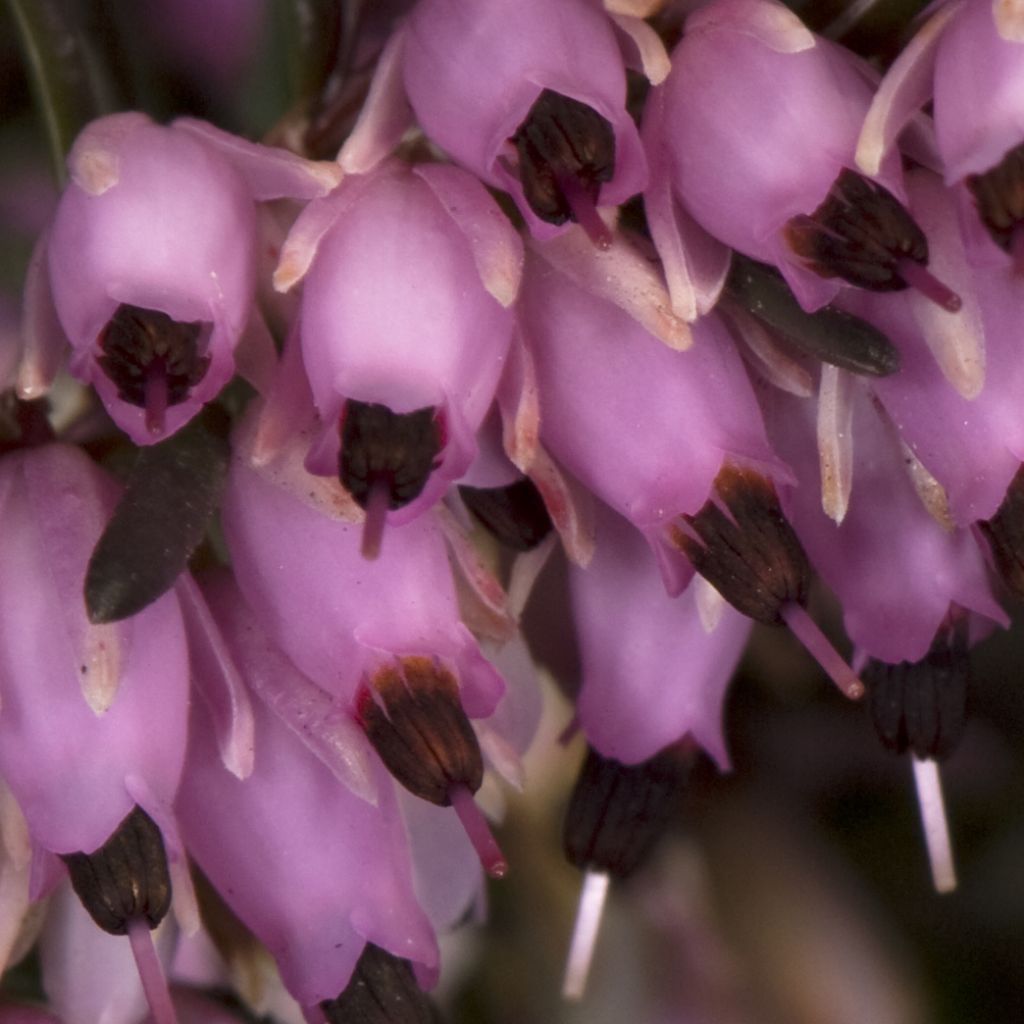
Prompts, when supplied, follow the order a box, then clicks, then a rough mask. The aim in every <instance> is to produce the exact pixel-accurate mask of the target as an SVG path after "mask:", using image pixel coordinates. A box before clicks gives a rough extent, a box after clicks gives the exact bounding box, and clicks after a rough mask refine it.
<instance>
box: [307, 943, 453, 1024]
mask: <svg viewBox="0 0 1024 1024" xmlns="http://www.w3.org/2000/svg"><path fill="white" fill-rule="evenodd" d="M320 1008H321V1009H322V1010H323V1011H324V1016H325V1017H326V1018H327V1020H328V1024H432V1022H433V1021H435V1020H436V1019H437V1018H436V1016H435V1014H434V1009H433V1006H432V1005H431V1003H430V1000H429V999H428V998H427V996H426V994H425V993H424V992H423V990H422V989H421V988H420V987H419V985H417V984H416V979H415V977H414V976H413V973H412V967H411V966H410V965H409V961H408V960H402V959H400V958H399V957H397V956H392V955H391V954H390V953H388V952H385V951H384V950H383V949H381V948H380V946H375V945H374V944H373V943H372V942H368V943H367V944H366V947H365V948H364V949H363V953H362V956H360V957H359V962H358V963H357V964H356V969H355V971H354V972H353V973H352V978H351V980H350V981H349V983H348V987H347V988H346V989H345V991H344V992H342V993H341V995H340V996H338V998H337V999H327V1000H324V1002H322V1003H321V1004H320Z"/></svg>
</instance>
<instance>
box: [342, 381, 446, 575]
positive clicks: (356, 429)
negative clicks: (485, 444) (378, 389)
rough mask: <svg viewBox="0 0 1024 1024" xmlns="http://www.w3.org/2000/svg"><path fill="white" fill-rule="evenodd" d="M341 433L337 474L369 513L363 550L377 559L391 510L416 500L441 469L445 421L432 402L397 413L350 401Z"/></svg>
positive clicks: (365, 553) (360, 505) (347, 404)
mask: <svg viewBox="0 0 1024 1024" xmlns="http://www.w3.org/2000/svg"><path fill="white" fill-rule="evenodd" d="M340 432H341V451H340V452H339V454H338V478H339V479H340V480H341V484H342V486H343V487H344V488H345V490H347V491H348V492H349V494H351V495H352V498H353V499H354V500H355V502H356V504H357V505H359V507H360V508H362V509H364V510H365V511H366V525H365V527H364V534H363V554H364V555H366V556H367V557H368V558H374V557H376V552H378V551H379V550H380V544H381V535H382V534H383V530H384V518H385V513H386V512H387V510H388V509H396V508H402V506H404V505H408V504H409V503H410V502H412V501H415V500H416V498H418V497H419V496H420V494H422V493H423V488H424V487H426V485H427V480H429V479H430V474H431V473H433V471H434V470H435V469H436V468H437V466H438V464H439V462H440V454H441V450H442V449H443V448H444V425H443V421H442V419H441V417H440V416H439V415H438V413H437V410H436V409H434V408H433V407H432V406H427V407H425V408H423V409H416V410H415V411H414V412H408V413H396V412H392V411H391V410H390V409H389V408H388V407H387V406H386V405H375V404H370V403H367V402H356V401H353V400H352V399H349V400H348V401H347V402H346V403H345V407H344V409H343V411H342V414H341V423H340ZM371 506H372V507H371Z"/></svg>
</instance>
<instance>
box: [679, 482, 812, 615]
mask: <svg viewBox="0 0 1024 1024" xmlns="http://www.w3.org/2000/svg"><path fill="white" fill-rule="evenodd" d="M715 490H716V491H717V493H718V497H719V499H720V501H721V503H722V504H724V506H725V509H726V511H723V509H722V508H721V507H720V506H719V504H718V503H716V502H715V501H714V500H713V499H709V500H708V501H707V502H705V504H704V506H703V507H702V508H701V510H700V511H699V512H698V513H697V514H696V515H694V516H683V517H682V518H683V521H684V522H685V523H686V524H687V526H688V527H689V529H688V530H687V529H684V528H683V527H678V526H677V527H673V529H672V533H671V536H672V540H673V541H674V542H675V544H676V545H677V546H678V547H679V548H680V550H681V551H682V552H683V554H685V555H686V557H687V558H688V559H689V560H690V562H691V563H692V564H693V567H694V568H695V569H696V570H697V572H699V573H700V574H701V575H702V576H703V577H704V578H705V579H706V580H707V581H708V582H709V583H710V584H711V585H712V586H713V587H714V588H715V589H716V590H717V591H718V592H719V593H720V594H721V595H722V597H724V598H725V599H726V600H727V601H728V602H729V603H730V604H731V605H733V606H734V607H735V608H737V609H739V611H741V612H743V614H744V615H747V616H749V617H750V618H752V619H756V620H757V621H758V622H764V623H766V624H767V625H771V626H777V625H781V624H782V621H783V620H782V615H781V612H782V608H783V607H784V606H785V605H787V604H789V603H790V602H796V603H797V604H805V603H806V600H807V588H808V585H809V582H810V575H811V571H810V566H809V564H808V562H807V555H806V554H805V553H804V549H803V547H802V546H801V544H800V541H799V540H798V539H797V536H796V534H795V533H794V532H793V527H792V526H790V525H789V521H788V520H787V519H786V517H785V516H784V515H783V514H782V509H781V508H780V507H779V499H778V496H777V495H776V494H775V488H774V486H773V485H772V483H771V481H770V480H767V479H766V478H765V477H763V476H761V474H760V473H756V472H754V471H753V470H746V469H739V468H737V467H735V466H725V467H723V469H722V470H721V471H720V472H719V474H718V476H717V477H716V478H715ZM695 535H696V536H695Z"/></svg>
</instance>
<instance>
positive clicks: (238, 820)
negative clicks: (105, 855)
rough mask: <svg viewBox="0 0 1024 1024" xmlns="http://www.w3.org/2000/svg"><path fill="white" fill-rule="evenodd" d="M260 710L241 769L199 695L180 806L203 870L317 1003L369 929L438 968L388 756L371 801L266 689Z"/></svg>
mask: <svg viewBox="0 0 1024 1024" xmlns="http://www.w3.org/2000/svg"><path fill="white" fill-rule="evenodd" d="M220 594H221V597H222V598H223V599H230V598H231V597H232V596H233V595H232V594H231V592H230V591H227V590H221V591H220ZM219 600H220V599H219V598H217V596H216V595H215V596H214V601H213V607H214V611H215V614H217V615H218V618H219V620H220V622H221V623H222V626H223V628H224V629H225V635H226V636H227V637H228V642H229V644H235V643H237V642H238V640H239V639H240V635H239V633H238V632H237V631H236V630H237V625H236V624H237V623H238V621H239V620H238V619H237V618H235V619H234V620H232V619H231V618H228V617H225V616H224V614H223V611H224V608H223V607H222V606H221V605H220V604H219ZM253 711H254V716H255V725H256V733H255V745H256V746H255V764H254V769H253V772H252V774H251V775H250V776H249V777H248V778H247V779H245V780H240V779H238V778H236V777H235V776H233V775H231V774H230V773H229V772H227V771H225V770H224V767H223V765H222V764H221V761H220V757H219V754H218V750H217V742H216V736H215V732H214V730H213V728H212V725H211V722H210V720H209V718H208V716H207V714H206V713H205V709H204V708H203V707H202V706H201V705H200V704H198V703H197V704H194V705H193V713H192V719H191V727H190V747H189V757H188V762H187V765H186V769H185V774H184V777H183V780H182V786H181V792H180V795H179V801H178V813H179V815H180V817H181V821H182V829H183V832H184V834H185V836H186V839H187V842H188V846H189V850H190V852H191V853H192V855H193V856H194V857H195V858H196V861H197V862H198V864H199V865H200V867H201V868H202V869H203V872H204V874H205V875H206V876H207V877H208V878H209V879H210V881H211V882H212V883H213V884H214V886H215V887H216V888H217V890H218V891H219V892H220V893H221V894H222V896H223V897H224V899H225V901H226V902H227V903H228V905H229V906H230V907H231V909H232V910H233V911H234V912H235V913H236V914H237V915H238V917H239V918H240V919H241V920H242V921H243V922H244V923H245V924H246V925H247V926H248V927H249V928H250V929H251V930H252V931H253V932H254V933H255V934H256V935H257V937H258V938H259V939H260V940H261V941H262V942H263V943H264V944H265V945H266V947H267V948H268V949H269V950H270V952H271V954H272V955H273V956H274V958H275V960H276V961H277V964H278V967H279V969H280V971H281V976H282V979H283V981H284V983H285V985H286V987H287V988H288V990H289V991H290V992H291V993H292V995H293V996H294V997H295V998H296V999H297V1000H298V1001H299V1002H300V1003H301V1004H302V1005H303V1006H304V1007H306V1008H307V1009H312V1008H314V1007H315V1006H316V1005H317V1004H319V1003H321V1002H322V1001H324V1000H332V999H335V998H336V997H337V996H338V995H339V994H340V993H341V992H342V991H343V990H344V989H345V987H346V986H347V984H348V981H349V978H350V976H351V974H352V971H353V969H354V967H355V964H356V961H357V960H358V959H359V956H360V954H361V953H362V951H363V948H364V945H365V943H366V942H368V941H369V942H373V943H375V944H377V945H380V946H382V947H383V948H385V949H388V950H390V951H392V952H394V953H395V954H397V955H400V956H403V957H406V958H408V959H411V960H413V961H414V962H416V963H417V964H418V965H419V968H420V971H421V976H422V977H423V979H424V980H425V981H428V980H430V979H431V978H433V977H434V976H435V974H436V970H437V947H436V942H435V939H434V934H433V931H432V929H431V927H430V924H429V922H428V920H427V918H426V916H425V915H424V914H423V912H422V910H420V908H419V905H418V904H417V902H416V897H415V894H414V891H413V882H412V875H411V863H410V859H409V853H408V848H407V842H406V837H405V832H404V829H403V825H402V819H401V816H400V814H399V811H398V804H397V801H396V796H395V792H394V788H393V786H392V784H391V782H390V780H389V779H388V778H387V775H386V773H385V771H384V769H383V767H382V766H381V765H380V763H379V762H376V761H370V762H369V768H368V771H369V778H370V781H371V783H372V786H373V791H374V793H375V803H371V802H368V801H366V800H364V799H363V798H362V797H361V796H359V795H357V794H355V793H353V792H352V791H351V790H350V789H348V788H347V787H346V786H343V785H341V784H340V783H339V781H338V779H337V777H336V776H335V774H334V773H333V772H332V771H331V770H330V769H329V768H328V767H327V766H326V765H325V764H323V763H322V762H321V761H320V760H318V759H317V758H316V757H314V756H313V755H312V754H311V753H310V751H309V749H307V747H306V746H304V745H303V744H302V743H301V742H300V740H299V738H298V737H297V736H296V735H295V733H294V732H292V731H290V730H289V729H288V728H287V727H286V726H285V724H284V723H283V722H282V721H280V720H279V719H278V718H277V717H276V716H275V715H274V714H273V712H272V711H271V710H270V708H269V707H268V706H267V705H266V704H265V703H264V701H262V700H257V701H255V702H254V706H253ZM364 743H365V741H364Z"/></svg>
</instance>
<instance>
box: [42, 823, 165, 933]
mask: <svg viewBox="0 0 1024 1024" xmlns="http://www.w3.org/2000/svg"><path fill="white" fill-rule="evenodd" d="M61 860H63V861H64V863H65V864H66V865H67V868H68V874H69V875H70V876H71V885H72V887H73V888H74V890H75V892H76V893H77V895H78V898H79V899H80V900H81V901H82V906H84V907H85V909H86V910H87V911H88V912H89V915H90V916H91V917H92V919H93V920H94V921H95V922H96V923H97V924H98V925H99V926H100V927H101V928H102V929H103V930H104V931H105V932H110V933H111V934H112V935H124V934H125V933H126V932H127V930H128V924H129V922H131V921H133V920H135V919H136V918H140V917H142V918H145V919H146V921H147V922H148V924H149V926H150V928H155V927H156V926H157V925H158V924H159V923H160V922H161V921H162V920H163V918H164V915H165V914H166V913H167V910H168V908H169V907H170V905H171V878H170V874H169V873H168V870H167V854H166V852H165V851H164V841H163V837H162V836H161V835H160V829H158V828H157V826H156V824H155V823H154V821H153V819H152V818H150V817H149V815H148V814H146V812H145V811H144V810H142V808H140V807H136V808H135V809H134V810H133V811H132V812H131V813H130V814H128V815H127V817H125V819H124V820H123V821H122V822H121V824H120V825H118V826H117V828H116V829H115V830H114V832H113V834H112V835H111V836H110V838H109V839H108V840H107V841H106V842H105V843H104V844H103V845H102V846H101V847H100V848H99V849H98V850H96V851H95V852H94V853H69V854H66V855H64V856H63V857H62V858H61Z"/></svg>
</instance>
